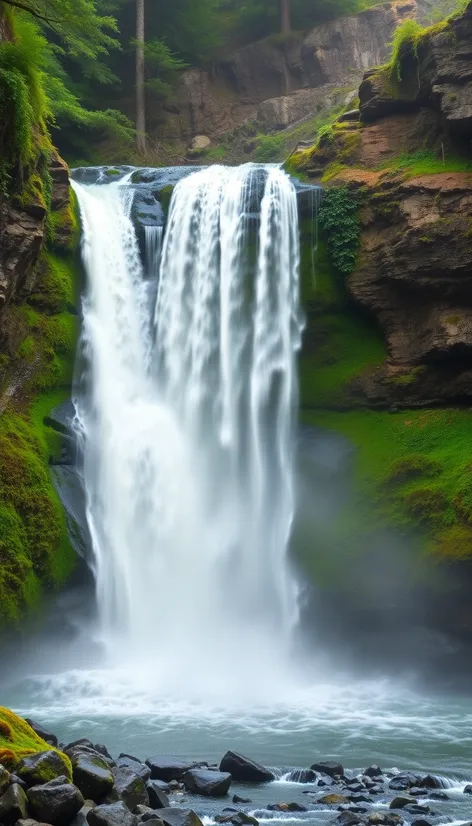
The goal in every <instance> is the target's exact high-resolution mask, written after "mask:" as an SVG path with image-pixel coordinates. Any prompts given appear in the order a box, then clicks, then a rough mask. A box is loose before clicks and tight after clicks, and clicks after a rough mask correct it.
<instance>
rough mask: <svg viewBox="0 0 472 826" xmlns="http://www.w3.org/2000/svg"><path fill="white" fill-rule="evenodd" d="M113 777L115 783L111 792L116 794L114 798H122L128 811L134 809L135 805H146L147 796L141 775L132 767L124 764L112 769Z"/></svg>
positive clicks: (147, 801)
mask: <svg viewBox="0 0 472 826" xmlns="http://www.w3.org/2000/svg"><path fill="white" fill-rule="evenodd" d="M113 777H114V780H115V785H114V786H113V789H112V792H111V794H112V795H116V796H117V797H116V798H115V800H116V799H120V800H123V802H124V803H126V805H127V807H128V809H129V810H130V811H134V809H135V808H136V806H139V805H142V806H147V805H148V803H149V797H148V793H147V791H146V786H145V785H144V780H143V779H142V777H139V775H137V774H135V772H134V771H132V769H128V768H126V767H125V766H121V767H118V768H116V769H114V770H113Z"/></svg>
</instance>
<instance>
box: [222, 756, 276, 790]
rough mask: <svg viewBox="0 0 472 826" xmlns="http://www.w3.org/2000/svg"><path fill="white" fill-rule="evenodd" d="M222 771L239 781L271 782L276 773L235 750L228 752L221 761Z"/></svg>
mask: <svg viewBox="0 0 472 826" xmlns="http://www.w3.org/2000/svg"><path fill="white" fill-rule="evenodd" d="M220 771H221V772H228V773H229V774H230V775H231V776H232V778H233V780H235V781H236V782H238V783H270V782H271V781H272V780H275V775H274V774H273V772H271V771H270V770H269V769H266V768H265V767H264V766H261V765H259V763H255V762H254V760H250V759H249V758H248V757H243V755H242V754H237V753H236V752H234V751H228V752H226V754H225V756H224V757H223V759H222V761H221V763H220Z"/></svg>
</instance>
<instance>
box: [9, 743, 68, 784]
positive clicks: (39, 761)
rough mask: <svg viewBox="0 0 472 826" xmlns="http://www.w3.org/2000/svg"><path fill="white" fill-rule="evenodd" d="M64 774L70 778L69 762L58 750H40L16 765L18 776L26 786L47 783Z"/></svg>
mask: <svg viewBox="0 0 472 826" xmlns="http://www.w3.org/2000/svg"><path fill="white" fill-rule="evenodd" d="M63 775H65V776H66V777H68V778H69V779H70V764H69V761H68V760H66V758H65V757H64V755H62V754H61V753H60V752H58V751H52V750H51V751H42V752H39V754H31V755H29V756H28V757H25V758H23V760H22V761H21V763H20V765H19V767H18V776H19V777H20V778H21V779H22V780H24V781H25V783H27V785H28V786H37V785H40V784H42V783H48V782H49V780H54V778H55V777H61V776H63Z"/></svg>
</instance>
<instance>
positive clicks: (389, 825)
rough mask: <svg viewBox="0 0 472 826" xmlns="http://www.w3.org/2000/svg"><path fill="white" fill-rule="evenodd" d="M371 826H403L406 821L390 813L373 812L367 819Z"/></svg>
mask: <svg viewBox="0 0 472 826" xmlns="http://www.w3.org/2000/svg"><path fill="white" fill-rule="evenodd" d="M367 823H368V824H369V826H402V823H404V820H403V818H402V817H400V815H394V814H390V812H372V813H371V814H370V815H369V817H368V818H367Z"/></svg>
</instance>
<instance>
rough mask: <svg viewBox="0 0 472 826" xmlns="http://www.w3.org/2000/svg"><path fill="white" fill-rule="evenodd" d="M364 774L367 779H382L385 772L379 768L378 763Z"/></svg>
mask: <svg viewBox="0 0 472 826" xmlns="http://www.w3.org/2000/svg"><path fill="white" fill-rule="evenodd" d="M364 774H365V776H366V777H381V776H382V774H383V772H382V769H381V768H380V766H377V764H376V763H373V764H372V765H371V766H369V767H368V768H367V769H366V770H365V772H364Z"/></svg>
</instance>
